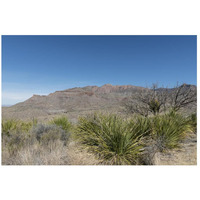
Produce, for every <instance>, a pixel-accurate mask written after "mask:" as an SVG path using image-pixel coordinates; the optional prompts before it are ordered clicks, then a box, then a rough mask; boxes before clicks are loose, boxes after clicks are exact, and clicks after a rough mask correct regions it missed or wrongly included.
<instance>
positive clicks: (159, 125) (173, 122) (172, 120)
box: [152, 112, 191, 152]
mask: <svg viewBox="0 0 200 200" xmlns="http://www.w3.org/2000/svg"><path fill="white" fill-rule="evenodd" d="M152 128H153V132H152V137H153V139H154V140H155V142H156V146H157V148H158V150H159V151H161V152H162V151H164V150H166V149H172V148H176V147H179V145H180V141H181V140H183V139H184V138H185V136H186V134H187V133H188V132H190V131H191V126H190V124H189V121H188V119H187V118H184V117H183V116H182V115H180V114H177V113H175V112H170V113H169V114H165V115H160V116H155V117H153V118H152Z"/></svg>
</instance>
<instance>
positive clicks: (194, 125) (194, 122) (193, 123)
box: [188, 113, 197, 134]
mask: <svg viewBox="0 0 200 200" xmlns="http://www.w3.org/2000/svg"><path fill="white" fill-rule="evenodd" d="M188 120H189V121H190V125H191V129H192V132H193V133H195V134H196V133H197V113H193V114H191V115H190V116H189V117H188Z"/></svg>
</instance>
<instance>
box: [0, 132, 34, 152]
mask: <svg viewBox="0 0 200 200" xmlns="http://www.w3.org/2000/svg"><path fill="white" fill-rule="evenodd" d="M30 137H31V136H30V135H29V134H28V133H25V132H22V131H19V130H12V132H9V134H6V133H5V134H3V133H2V148H6V149H7V150H8V153H9V155H10V156H15V155H16V154H17V153H18V151H19V150H21V149H22V148H23V147H24V146H25V145H27V143H28V141H29V139H30Z"/></svg>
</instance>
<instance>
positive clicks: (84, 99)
mask: <svg viewBox="0 0 200 200" xmlns="http://www.w3.org/2000/svg"><path fill="white" fill-rule="evenodd" d="M188 87H196V86H190V85H188ZM144 90H148V89H146V88H143V87H138V86H133V85H121V86H120V85H119V86H118V85H116V86H114V85H111V84H105V85H103V86H101V87H97V86H87V87H82V88H80V87H77V88H72V89H67V90H63V91H56V92H54V93H51V94H49V95H47V96H40V95H33V96H32V97H31V98H30V99H28V100H26V101H24V102H22V103H18V104H16V105H14V106H11V107H7V108H3V112H2V115H3V118H18V119H32V118H33V117H34V118H43V119H45V118H51V117H54V116H55V115H60V114H66V115H68V117H69V118H76V119H77V117H78V116H79V115H82V114H86V113H88V112H93V111H99V110H102V111H115V112H116V111H117V112H118V111H120V110H121V102H122V101H124V100H125V99H127V98H129V97H130V96H131V95H134V93H136V92H143V91H144ZM160 90H162V88H160ZM169 90H170V89H169Z"/></svg>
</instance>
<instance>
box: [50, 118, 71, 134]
mask: <svg viewBox="0 0 200 200" xmlns="http://www.w3.org/2000/svg"><path fill="white" fill-rule="evenodd" d="M50 124H54V125H56V126H59V127H61V128H62V129H63V130H64V131H65V132H69V130H70V129H71V127H72V125H71V123H70V122H69V120H68V119H67V117H65V116H61V117H57V118H54V119H53V120H51V121H50Z"/></svg>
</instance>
